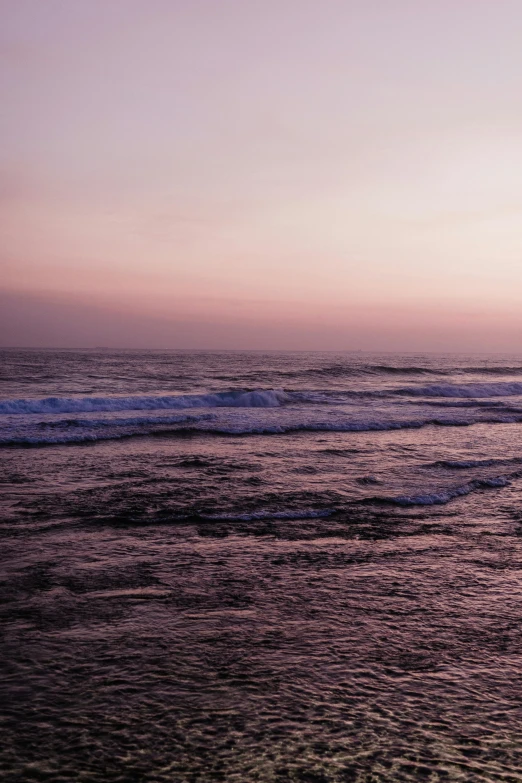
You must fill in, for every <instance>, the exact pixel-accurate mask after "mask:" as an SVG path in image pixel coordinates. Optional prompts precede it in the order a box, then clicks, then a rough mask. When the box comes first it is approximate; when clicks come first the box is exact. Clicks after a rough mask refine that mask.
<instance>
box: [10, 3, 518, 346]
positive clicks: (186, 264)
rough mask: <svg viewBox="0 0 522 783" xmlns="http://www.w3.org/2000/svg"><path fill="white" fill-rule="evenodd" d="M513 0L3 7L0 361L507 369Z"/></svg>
mask: <svg viewBox="0 0 522 783" xmlns="http://www.w3.org/2000/svg"><path fill="white" fill-rule="evenodd" d="M521 40H522V2H520V0H0V105H1V106H2V111H1V118H0V270H1V274H0V344H1V345H4V346H23V345H26V346H48V347H51V346H58V347H90V346H98V345H103V346H107V347H136V348H148V347H150V348H227V349H229V348H230V349H248V348H252V349H304V350H306V349H318V350H404V351H424V350H426V351H450V350H455V351H505V352H512V351H518V350H522V306H521V305H522V230H521V229H522V46H521V45H520V42H521Z"/></svg>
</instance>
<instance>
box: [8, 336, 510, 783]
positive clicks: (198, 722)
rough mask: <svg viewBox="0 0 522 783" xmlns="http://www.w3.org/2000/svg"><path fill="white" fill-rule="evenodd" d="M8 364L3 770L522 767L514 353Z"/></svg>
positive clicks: (12, 777) (464, 774)
mask: <svg viewBox="0 0 522 783" xmlns="http://www.w3.org/2000/svg"><path fill="white" fill-rule="evenodd" d="M1 373H2V376H1V386H0V462H1V473H0V480H1V482H2V496H1V497H2V499H1V505H0V511H1V525H0V533H1V537H2V546H1V558H2V566H1V582H2V587H1V591H0V596H1V603H0V612H1V623H2V637H1V642H0V651H1V657H0V667H1V670H2V671H1V680H0V698H1V703H2V707H1V708H0V711H1V723H0V727H1V732H0V733H1V737H2V739H1V742H0V780H1V781H5V782H6V783H7V782H8V781H9V782H10V781H13V782H14V781H24V782H25V781H52V782H53V783H62V782H63V783H71V781H83V782H87V781H93V782H95V781H96V782H97V781H100V783H110V782H114V783H127V782H128V783H133V782H134V781H158V783H159V782H160V781H161V783H163V782H164V781H169V782H170V781H172V782H173V783H203V782H205V783H207V782H208V783H213V782H214V781H227V782H228V781H230V782H231V783H250V782H251V781H252V782H254V781H256V782H258V783H268V782H269V781H270V783H275V782H276V781H277V783H283V781H295V782H298V781H300V782H301V783H330V782H331V783H341V782H342V783H347V782H350V783H374V782H376V781H394V782H395V781H419V780H425V781H429V782H430V783H435V781H466V782H468V781H505V782H511V781H513V782H514V781H522V449H521V444H522V356H518V357H517V356H498V355H496V356H485V355H466V356H464V355H444V356H442V355H435V354H431V355H414V354H390V353H387V354H369V353H362V352H357V353H307V352H299V353H283V352H280V353H269V352H267V353H263V352H251V353H244V352H201V351H200V352H188V351H112V350H101V349H100V350H95V351H69V350H61V351H59V350H14V349H12V350H4V351H2V352H1Z"/></svg>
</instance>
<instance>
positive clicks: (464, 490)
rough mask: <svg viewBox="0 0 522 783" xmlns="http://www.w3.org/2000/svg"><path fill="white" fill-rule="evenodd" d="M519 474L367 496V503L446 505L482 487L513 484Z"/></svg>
mask: <svg viewBox="0 0 522 783" xmlns="http://www.w3.org/2000/svg"><path fill="white" fill-rule="evenodd" d="M518 476H519V474H514V475H512V476H511V477H510V478H508V477H506V476H496V477H494V478H489V479H488V478H486V479H475V480H474V481H468V482H467V483H466V484H463V485H462V486H460V487H452V488H450V489H443V490H439V491H438V492H431V493H426V494H424V493H422V494H418V495H400V496H399V497H391V498H388V497H373V498H367V499H366V500H365V501H364V502H365V503H378V504H390V505H394V506H403V507H404V506H442V505H446V503H449V502H450V501H452V500H455V499H456V498H459V497H463V496H465V495H470V494H471V493H472V492H476V491H477V490H480V489H500V488H502V487H507V486H509V485H510V484H511V480H510V479H512V478H518Z"/></svg>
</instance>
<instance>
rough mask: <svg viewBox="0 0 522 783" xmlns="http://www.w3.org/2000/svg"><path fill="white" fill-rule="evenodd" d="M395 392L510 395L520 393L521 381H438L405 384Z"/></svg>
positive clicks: (421, 394) (467, 395)
mask: <svg viewBox="0 0 522 783" xmlns="http://www.w3.org/2000/svg"><path fill="white" fill-rule="evenodd" d="M396 394H410V395H413V396H415V397H511V396H517V395H519V394H522V383H519V382H506V383H440V384H433V385H431V386H407V387H405V388H402V389H397V390H396Z"/></svg>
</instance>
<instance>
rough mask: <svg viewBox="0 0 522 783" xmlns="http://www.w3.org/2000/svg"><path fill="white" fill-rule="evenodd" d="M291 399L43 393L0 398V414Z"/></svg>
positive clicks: (255, 404)
mask: <svg viewBox="0 0 522 783" xmlns="http://www.w3.org/2000/svg"><path fill="white" fill-rule="evenodd" d="M290 399H291V398H290V397H289V395H288V394H286V393H285V392H284V391H282V390H279V389H268V390H256V391H243V390H240V391H229V392H218V393H215V394H190V395H169V396H163V397H150V396H146V397H141V396H132V397H46V398H44V399H40V400H31V399H22V400H3V401H0V414H28V413H91V412H96V411H133V410H165V409H176V408H177V409H181V408H275V407H278V406H279V405H282V404H284V403H285V402H289V401H290Z"/></svg>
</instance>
